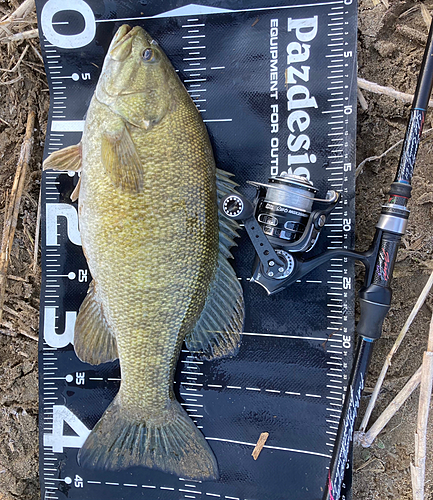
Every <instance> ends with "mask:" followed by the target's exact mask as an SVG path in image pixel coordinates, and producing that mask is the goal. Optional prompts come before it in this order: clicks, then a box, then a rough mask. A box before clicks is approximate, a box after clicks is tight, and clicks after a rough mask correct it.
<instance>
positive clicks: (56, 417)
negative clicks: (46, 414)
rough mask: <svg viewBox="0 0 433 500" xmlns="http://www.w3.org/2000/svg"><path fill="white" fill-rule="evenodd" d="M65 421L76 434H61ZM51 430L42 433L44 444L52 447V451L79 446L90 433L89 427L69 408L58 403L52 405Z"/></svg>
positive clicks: (61, 451) (56, 451) (60, 451)
mask: <svg viewBox="0 0 433 500" xmlns="http://www.w3.org/2000/svg"><path fill="white" fill-rule="evenodd" d="M65 422H66V423H67V424H68V425H69V427H70V428H71V429H72V430H73V431H74V432H75V433H76V434H77V435H76V436H65V435H64V434H63V429H64V423H65ZM52 430H53V432H52V433H46V434H44V446H46V447H49V448H52V450H53V452H54V453H63V448H81V447H82V446H83V444H84V441H85V440H86V439H87V436H88V435H89V434H90V429H88V428H87V427H86V426H85V425H84V424H83V422H81V420H80V419H79V418H77V417H76V416H75V415H74V414H73V413H72V412H71V410H69V409H68V408H66V406H60V405H54V406H53V429H52Z"/></svg>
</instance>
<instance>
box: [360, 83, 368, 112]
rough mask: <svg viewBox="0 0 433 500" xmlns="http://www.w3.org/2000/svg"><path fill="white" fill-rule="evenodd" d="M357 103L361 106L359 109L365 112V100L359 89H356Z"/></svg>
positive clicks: (366, 107)
mask: <svg viewBox="0 0 433 500" xmlns="http://www.w3.org/2000/svg"><path fill="white" fill-rule="evenodd" d="M357 93H358V101H359V104H360V105H361V108H362V109H363V110H364V111H366V110H367V109H368V103H367V101H366V100H365V97H364V96H363V95H362V92H361V89H360V88H359V87H358V92H357Z"/></svg>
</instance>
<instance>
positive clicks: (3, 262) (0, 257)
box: [0, 111, 36, 323]
mask: <svg viewBox="0 0 433 500" xmlns="http://www.w3.org/2000/svg"><path fill="white" fill-rule="evenodd" d="M35 116H36V113H35V112H34V111H30V113H29V115H28V117H27V126H26V133H25V136H24V141H23V144H22V146H21V152H20V157H19V160H18V165H17V170H16V173H15V178H14V183H13V186H12V190H11V194H10V199H9V205H8V208H7V211H6V212H5V223H4V229H3V235H2V241H1V246H0V323H1V320H2V315H3V304H4V302H5V293H6V283H7V271H8V265H9V257H10V253H11V249H12V243H13V240H14V236H15V229H16V227H17V220H18V212H19V208H20V202H21V196H22V193H23V189H24V182H25V177H26V172H27V166H28V163H29V159H30V154H31V151H32V146H33V129H34V126H35Z"/></svg>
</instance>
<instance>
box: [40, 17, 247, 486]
mask: <svg viewBox="0 0 433 500" xmlns="http://www.w3.org/2000/svg"><path fill="white" fill-rule="evenodd" d="M44 169H45V170H48V169H54V170H62V171H63V170H72V171H75V172H79V173H80V177H79V182H78V184H77V187H76V188H75V189H74V191H73V192H72V194H71V199H72V200H78V216H79V227H80V233H81V240H82V248H83V252H84V255H85V257H86V260H87V263H88V267H89V270H90V273H91V275H92V281H91V284H90V286H89V289H88V293H87V295H86V297H85V299H84V301H83V303H82V304H81V307H80V309H79V312H78V315H77V318H76V323H75V331H74V349H75V353H76V354H77V356H78V358H79V359H80V360H81V361H83V362H86V363H90V364H92V365H98V364H101V363H105V362H108V361H113V360H116V359H119V364H120V370H121V384H120V388H119V391H118V393H117V395H116V396H115V398H114V400H113V401H112V402H111V404H110V405H109V407H108V408H107V409H106V411H105V413H103V415H102V417H101V418H100V420H99V421H98V422H97V423H96V424H95V426H94V428H93V429H92V430H91V432H90V434H89V435H88V437H87V439H86V441H85V442H84V444H83V446H82V447H81V449H80V450H79V453H78V461H79V464H80V465H81V466H83V467H88V468H96V469H102V470H113V471H117V470H122V469H126V468H129V467H135V466H143V467H147V468H150V469H157V470H160V471H163V472H167V473H170V474H174V475H177V476H179V477H184V478H189V479H195V480H216V479H218V477H219V470H218V464H217V461H216V458H215V455H214V453H213V452H212V450H211V448H210V446H209V445H208V443H207V441H206V439H205V437H204V435H203V434H202V433H201V432H200V430H199V429H198V428H197V427H196V426H195V425H194V423H193V421H192V420H191V418H190V417H189V416H188V414H187V413H186V412H185V410H184V409H183V408H182V406H181V404H180V403H179V401H177V399H176V396H175V393H174V390H173V379H174V373H175V370H176V366H177V363H178V360H179V356H180V352H181V348H182V345H183V342H185V344H186V346H187V348H188V349H189V350H190V351H191V352H192V353H195V355H196V356H198V357H201V358H204V359H208V360H211V359H216V358H220V357H223V356H234V355H235V354H236V353H237V351H238V349H239V345H240V342H241V335H242V328H243V322H244V314H245V313H244V310H245V307H244V298H243V292H242V287H241V285H240V283H239V280H238V279H237V277H236V273H235V271H234V269H233V267H232V266H231V264H230V262H229V259H230V258H231V257H232V255H231V252H230V249H231V247H232V246H234V245H235V241H234V239H235V238H236V236H237V235H238V232H237V231H238V225H237V223H236V222H234V221H231V220H228V219H226V218H224V217H223V216H222V214H221V213H220V211H219V209H218V202H219V200H220V199H221V198H222V197H223V196H225V195H227V194H230V193H233V192H235V190H236V186H237V184H236V183H235V182H234V181H233V180H232V179H231V174H229V173H227V172H225V171H223V170H220V169H217V168H216V165H215V160H214V156H213V151H212V147H211V143H210V140H209V136H208V133H207V129H206V126H205V125H204V123H203V120H202V119H201V116H200V113H199V112H198V110H197V108H196V106H195V104H194V103H193V101H192V99H191V97H190V96H189V94H188V92H187V91H186V89H185V87H184V86H183V84H182V82H181V80H180V79H179V77H178V75H177V74H176V71H175V70H174V68H173V66H172V64H171V63H170V61H169V59H168V58H167V56H166V55H165V53H164V52H163V50H162V49H161V47H160V46H159V44H158V43H157V42H156V41H155V40H153V39H152V37H151V36H150V35H149V34H148V33H147V32H146V31H145V30H144V29H143V28H142V27H141V26H135V27H130V26H129V25H122V26H121V27H120V28H119V29H118V30H117V32H116V34H115V36H114V38H113V39H112V41H111V44H110V46H109V49H108V52H107V55H106V57H105V60H104V64H103V67H102V70H101V74H100V77H99V79H98V83H97V85H96V89H95V92H94V95H93V97H92V100H91V102H90V105H89V108H88V110H87V114H86V119H85V125H84V131H83V134H82V138H81V141H80V143H79V144H76V145H73V146H68V147H66V148H63V149H61V150H59V151H56V152H53V153H52V154H51V155H50V156H48V158H47V159H46V160H45V162H44Z"/></svg>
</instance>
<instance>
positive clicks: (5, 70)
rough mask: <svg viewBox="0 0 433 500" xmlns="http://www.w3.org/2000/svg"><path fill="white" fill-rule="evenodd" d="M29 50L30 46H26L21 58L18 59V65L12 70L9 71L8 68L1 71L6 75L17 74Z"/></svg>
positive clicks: (0, 69)
mask: <svg viewBox="0 0 433 500" xmlns="http://www.w3.org/2000/svg"><path fill="white" fill-rule="evenodd" d="M28 50H29V46H28V45H26V47H25V49H24V50H23V51H22V53H21V55H20V58H19V59H18V61H17V63H16V64H15V66H14V67H13V68H12V69H7V68H0V71H4V72H6V73H15V71H16V70H17V69H18V68H19V66H20V64H21V61H22V60H23V59H24V56H25V55H26V52H27V51H28Z"/></svg>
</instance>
